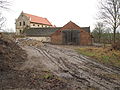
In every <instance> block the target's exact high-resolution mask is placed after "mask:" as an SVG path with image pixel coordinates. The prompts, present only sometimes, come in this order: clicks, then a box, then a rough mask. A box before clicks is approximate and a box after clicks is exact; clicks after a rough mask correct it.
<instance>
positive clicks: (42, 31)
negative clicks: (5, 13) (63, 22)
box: [24, 27, 61, 36]
mask: <svg viewBox="0 0 120 90" xmlns="http://www.w3.org/2000/svg"><path fill="white" fill-rule="evenodd" d="M60 28H61V27H51V28H30V29H27V30H25V31H24V34H25V35H27V36H50V35H51V34H53V33H54V32H55V31H57V30H59V29H60Z"/></svg>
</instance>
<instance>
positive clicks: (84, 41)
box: [51, 22, 92, 45]
mask: <svg viewBox="0 0 120 90" xmlns="http://www.w3.org/2000/svg"><path fill="white" fill-rule="evenodd" d="M62 30H79V31H80V45H92V37H91V35H90V33H89V32H87V31H85V30H83V29H81V28H80V27H79V26H77V25H76V24H75V23H73V22H69V23H68V24H66V25H65V26H63V27H62V28H61V29H60V30H58V31H56V32H55V33H54V34H52V35H51V43H52V44H62V42H63V41H62Z"/></svg>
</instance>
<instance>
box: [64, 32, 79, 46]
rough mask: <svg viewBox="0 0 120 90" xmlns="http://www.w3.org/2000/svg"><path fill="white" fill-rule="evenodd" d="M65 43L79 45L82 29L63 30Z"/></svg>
mask: <svg viewBox="0 0 120 90" xmlns="http://www.w3.org/2000/svg"><path fill="white" fill-rule="evenodd" d="M62 36H63V37H62V38H63V44H66V45H79V44H80V31H79V30H64V31H62Z"/></svg>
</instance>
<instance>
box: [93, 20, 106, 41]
mask: <svg viewBox="0 0 120 90" xmlns="http://www.w3.org/2000/svg"><path fill="white" fill-rule="evenodd" d="M103 32H104V25H103V23H101V22H97V24H96V25H95V29H94V30H93V36H94V40H95V41H96V42H99V43H100V42H101V37H102V34H103Z"/></svg>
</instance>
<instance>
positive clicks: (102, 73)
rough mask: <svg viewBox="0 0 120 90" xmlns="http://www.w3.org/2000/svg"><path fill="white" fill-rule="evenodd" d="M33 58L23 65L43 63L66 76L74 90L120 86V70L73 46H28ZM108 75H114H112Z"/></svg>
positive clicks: (110, 89)
mask: <svg viewBox="0 0 120 90" xmlns="http://www.w3.org/2000/svg"><path fill="white" fill-rule="evenodd" d="M23 49H24V50H26V51H27V52H28V55H29V58H30V59H31V62H27V63H25V65H23V67H22V68H21V69H25V68H28V67H29V68H30V67H36V68H37V69H39V66H40V65H43V67H44V68H45V69H48V70H49V71H51V72H52V73H54V74H55V75H57V76H58V77H60V78H64V79H65V80H66V82H67V83H68V84H69V86H70V87H72V90H120V78H119V75H120V71H119V70H115V69H112V68H109V67H106V66H104V65H101V64H99V63H96V62H94V61H93V60H91V59H90V58H88V57H85V56H83V55H80V54H78V53H77V52H76V51H75V50H73V49H70V48H63V47H59V46H57V45H50V44H45V45H44V46H42V47H37V48H36V47H34V46H25V47H24V48H23ZM108 75H115V77H110V76H108Z"/></svg>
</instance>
